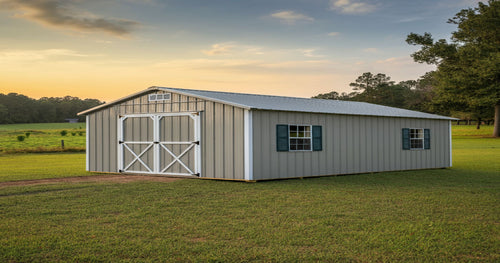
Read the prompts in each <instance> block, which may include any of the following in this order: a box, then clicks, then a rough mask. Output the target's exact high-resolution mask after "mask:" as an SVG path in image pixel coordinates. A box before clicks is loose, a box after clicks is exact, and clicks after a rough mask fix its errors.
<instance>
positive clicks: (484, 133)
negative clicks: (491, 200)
mask: <svg viewBox="0 0 500 263" xmlns="http://www.w3.org/2000/svg"><path fill="white" fill-rule="evenodd" d="M451 127H452V136H453V138H454V139H455V138H457V139H458V138H470V137H471V136H474V137H491V135H492V134H493V125H481V128H480V129H479V130H478V129H476V126H475V125H453V126H451Z"/></svg>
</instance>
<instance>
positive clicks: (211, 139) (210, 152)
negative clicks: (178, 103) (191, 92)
mask: <svg viewBox="0 0 500 263" xmlns="http://www.w3.org/2000/svg"><path fill="white" fill-rule="evenodd" d="M214 107H215V105H214V103H213V102H208V101H207V102H206V111H205V112H206V117H205V119H206V126H205V127H206V130H205V131H206V140H205V146H206V147H205V160H206V169H207V170H206V175H207V177H210V178H219V177H217V176H216V174H215V161H214V157H215V144H214V143H215V134H214V129H215V120H214V118H215V113H214Z"/></svg>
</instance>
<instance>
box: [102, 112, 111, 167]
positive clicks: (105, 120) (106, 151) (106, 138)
mask: <svg viewBox="0 0 500 263" xmlns="http://www.w3.org/2000/svg"><path fill="white" fill-rule="evenodd" d="M101 112H102V135H103V136H102V149H103V152H102V171H104V172H109V171H110V167H109V155H110V146H111V145H110V143H109V142H110V127H109V126H110V125H109V108H107V109H104V110H102V111H101Z"/></svg>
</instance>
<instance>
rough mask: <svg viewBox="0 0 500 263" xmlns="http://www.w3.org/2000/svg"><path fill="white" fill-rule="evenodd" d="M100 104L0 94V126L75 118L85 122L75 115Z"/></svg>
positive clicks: (83, 118) (73, 98)
mask: <svg viewBox="0 0 500 263" xmlns="http://www.w3.org/2000/svg"><path fill="white" fill-rule="evenodd" d="M102 103H104V102H102V101H100V100H97V99H83V100H82V99H80V98H77V97H71V96H66V97H63V98H60V97H50V98H48V97H43V98H40V99H33V98H30V97H28V96H25V95H22V94H17V93H9V94H2V93H0V124H9V123H40V122H64V121H65V119H76V118H78V119H79V121H85V117H84V116H77V115H76V114H77V113H78V112H80V111H83V110H86V109H89V108H92V107H94V106H97V105H99V104H102Z"/></svg>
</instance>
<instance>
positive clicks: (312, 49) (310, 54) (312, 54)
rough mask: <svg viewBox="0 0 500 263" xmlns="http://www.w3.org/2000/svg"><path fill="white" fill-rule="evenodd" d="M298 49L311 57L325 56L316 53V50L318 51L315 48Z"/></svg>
mask: <svg viewBox="0 0 500 263" xmlns="http://www.w3.org/2000/svg"><path fill="white" fill-rule="evenodd" d="M297 51H299V52H301V53H302V54H303V55H304V56H305V57H310V58H318V57H323V56H322V55H317V54H314V52H316V49H315V48H304V49H297Z"/></svg>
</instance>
